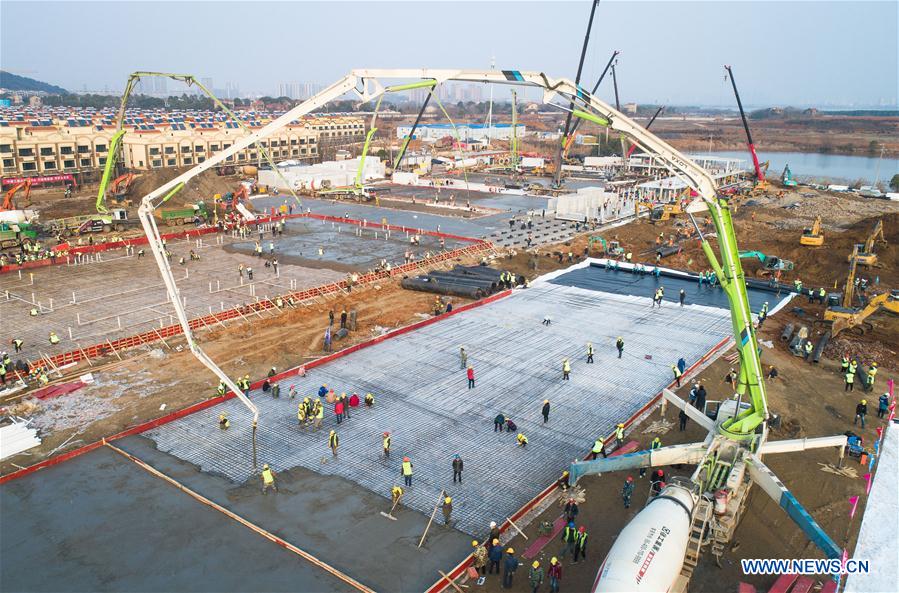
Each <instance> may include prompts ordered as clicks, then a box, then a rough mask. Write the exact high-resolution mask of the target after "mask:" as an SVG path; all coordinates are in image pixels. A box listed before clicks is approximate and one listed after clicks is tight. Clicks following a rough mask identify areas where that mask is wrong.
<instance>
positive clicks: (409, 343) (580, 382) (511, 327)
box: [147, 268, 730, 535]
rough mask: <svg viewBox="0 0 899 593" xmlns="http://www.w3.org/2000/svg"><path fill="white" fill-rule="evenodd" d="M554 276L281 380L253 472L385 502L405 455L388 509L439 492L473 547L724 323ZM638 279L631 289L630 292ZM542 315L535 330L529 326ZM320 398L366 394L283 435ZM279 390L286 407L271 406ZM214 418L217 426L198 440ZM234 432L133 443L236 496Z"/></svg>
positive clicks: (716, 336) (701, 310)
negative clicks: (511, 428)
mask: <svg viewBox="0 0 899 593" xmlns="http://www.w3.org/2000/svg"><path fill="white" fill-rule="evenodd" d="M589 273H591V274H595V275H597V276H603V275H605V274H606V272H605V270H600V269H597V268H589ZM613 274H614V273H613ZM621 274H625V273H623V272H622V273H621ZM566 276H567V275H562V276H560V277H558V278H556V279H555V280H554V281H553V282H552V283H549V282H542V283H541V282H537V283H535V284H534V285H532V287H531V288H530V289H526V290H519V291H515V292H514V294H513V295H512V296H510V297H507V298H505V299H501V300H499V301H497V302H494V303H491V304H489V305H486V306H483V307H479V308H476V309H474V310H472V311H468V312H465V313H463V314H460V315H455V316H452V317H449V318H446V319H443V320H439V321H438V322H436V323H434V324H431V325H429V326H427V327H424V328H421V329H418V330H416V331H414V332H409V333H406V334H404V335H401V336H399V337H396V338H392V339H390V340H387V341H384V342H382V343H379V344H377V345H374V346H372V347H369V348H365V349H363V350H360V351H357V352H354V353H352V354H349V355H348V356H346V357H343V358H341V359H339V360H337V361H335V362H332V363H329V364H327V365H324V366H322V367H319V368H316V369H314V370H312V371H310V372H309V374H308V375H307V376H306V377H291V378H288V379H284V380H282V381H281V382H280V384H281V397H280V398H279V399H273V398H272V397H271V396H270V395H268V394H264V393H262V392H261V391H257V392H254V393H253V394H252V395H253V399H254V401H255V402H256V404H257V405H258V406H259V408H260V420H259V433H258V451H259V462H260V463H269V464H271V466H272V467H273V468H274V469H275V470H276V471H283V470H287V469H291V468H294V467H298V466H299V467H305V468H308V469H311V470H313V471H316V472H319V473H322V474H325V475H336V476H341V477H344V478H347V479H349V480H352V481H355V482H357V483H358V484H360V485H362V486H364V487H365V488H367V489H369V490H371V491H372V492H374V493H376V494H379V495H381V496H385V497H387V496H389V493H390V488H391V487H392V486H393V485H395V484H398V483H401V481H402V480H401V477H400V463H401V460H402V457H403V456H405V455H408V456H409V457H410V458H411V459H412V462H413V465H414V472H415V477H414V483H413V486H412V488H410V489H409V492H408V493H407V495H406V497H405V499H404V504H406V505H408V506H410V507H412V508H414V509H416V510H418V511H420V512H422V513H425V514H430V512H431V511H432V509H433V508H434V505H435V504H436V502H437V501H438V496H439V495H440V492H441V490H444V489H445V490H446V491H447V492H448V493H449V494H450V495H451V496H452V497H453V498H454V510H453V521H454V526H455V527H456V528H457V529H459V530H461V531H464V532H466V533H469V534H471V535H478V534H479V533H480V532H481V531H482V530H483V529H484V527H485V526H486V525H487V524H488V523H489V522H490V521H491V520H496V521H500V520H503V519H505V517H507V516H509V515H510V514H511V513H512V512H514V511H515V510H517V509H518V508H519V507H520V506H522V505H523V504H524V503H525V502H526V501H528V500H529V499H530V498H531V497H533V496H534V495H535V494H536V493H537V492H539V490H540V489H542V487H543V486H545V485H546V484H548V483H549V482H550V481H552V480H553V479H555V478H556V477H558V474H559V473H560V472H561V470H562V469H563V468H564V466H565V465H566V464H567V463H568V462H570V461H571V460H572V459H574V458H576V457H578V456H579V455H582V454H583V453H584V452H585V451H586V450H588V449H589V446H590V444H591V443H592V441H593V440H594V439H595V438H596V437H598V436H600V435H605V434H607V433H608V432H609V431H610V430H611V429H612V428H613V427H614V424H615V423H616V422H618V421H620V420H623V419H625V418H627V417H628V416H630V415H631V414H633V413H634V412H636V411H637V410H638V409H640V407H642V406H643V405H644V404H645V403H646V402H647V401H649V399H650V398H652V396H654V395H655V394H656V393H657V392H658V391H659V390H660V389H661V388H662V387H663V386H665V385H667V384H668V383H669V382H670V381H671V379H672V371H671V365H673V364H676V363H677V361H678V359H679V358H684V359H685V360H686V361H687V363H688V364H691V363H693V362H694V361H696V360H698V359H699V358H700V357H702V356H703V355H704V354H705V353H706V352H707V351H708V350H710V349H711V348H712V347H713V346H714V345H715V344H717V343H718V342H719V341H720V340H722V339H723V338H725V337H727V336H728V335H729V334H730V317H729V313H728V311H727V310H726V309H721V308H718V307H715V306H708V305H705V304H690V305H688V306H685V307H676V306H674V307H672V306H666V307H665V308H663V309H657V308H652V307H651V304H650V303H651V301H650V299H649V298H648V296H634V295H622V294H612V293H606V292H600V291H597V290H589V289H584V288H579V287H577V286H565V285H563V284H564V283H565V279H566ZM654 280H655V279H653V278H648V277H647V278H643V279H642V282H639V283H638V284H639V285H640V288H641V292H644V291H645V290H648V287H649V285H650V284H651V283H652V282H654ZM573 281H577V277H575V278H573ZM697 300H699V301H700V302H701V301H702V300H703V299H702V297H701V296H700V297H699V298H698V299H697ZM547 315H548V316H549V317H550V318H551V320H552V323H551V325H549V326H545V325H543V324H542V320H543V319H544V316H547ZM617 336H622V337H624V339H625V344H626V346H625V355H624V357H623V359H618V358H617V351H616V349H615V346H614V343H615V339H616V337H617ZM588 341H590V342H592V343H593V344H594V346H595V348H596V357H595V360H596V362H595V364H586V363H585V359H586V343H587V342H588ZM462 345H464V346H465V348H466V350H467V351H468V353H469V359H468V360H469V364H471V365H472V366H473V367H474V370H475V375H476V387H475V388H474V389H468V388H467V381H466V377H465V371H464V370H463V369H461V368H460V360H459V355H458V352H459V347H460V346H462ZM565 357H568V358H569V359H570V360H571V361H572V373H571V380H570V381H563V380H562V373H561V365H562V359H563V358H565ZM322 384H327V385H328V386H329V387H330V388H332V389H334V390H335V392H337V393H341V392H346V393H347V394H352V393H354V392H355V393H358V394H359V396H360V398H361V397H362V396H364V394H365V393H367V392H371V393H372V394H374V396H375V402H376V403H375V405H374V407H373V408H371V409H364V408H357V409H355V410H353V411H352V417H351V418H350V419H348V420H345V421H344V423H342V424H341V425H339V426H338V425H337V423H336V421H335V419H334V415H333V413H332V409H331V406H327V405H326V409H327V413H326V419H325V422H324V425H323V427H322V429H321V430H320V431H318V432H317V433H316V432H312V431H310V430H303V429H300V428H298V426H297V420H296V408H297V404H298V402H299V401H301V399H302V397H305V396H310V397H315V396H316V393H317V391H318V388H319V386H321V385H322ZM291 387H294V388H295V389H296V392H297V393H298V399H297V400H292V399H290V398H289V397H287V394H288V393H289V391H290V389H291ZM544 399H549V400H550V401H551V405H552V413H551V415H550V421H549V423H548V424H547V425H543V424H542V418H541V416H540V409H541V406H542V402H543V400H544ZM223 411H224V412H227V413H228V415H229V418H230V419H231V424H232V426H231V428H230V429H229V430H228V431H218V430H212V429H211V428H212V427H215V426H216V422H217V418H218V414H219V413H220V412H223ZM500 412H502V413H503V414H505V415H506V416H508V417H509V418H511V419H513V420H514V421H515V422H516V424H517V425H518V430H519V431H520V432H523V433H524V434H525V435H526V436H527V437H528V439H529V441H530V442H529V444H528V446H527V447H526V448H521V447H518V446H517V445H516V443H515V434H514V433H513V434H510V433H503V434H498V433H495V432H493V418H494V417H495V416H496V415H497V414H498V413H500ZM249 424H250V416H249V413H248V412H247V411H246V409H245V408H243V406H242V405H241V404H240V403H239V402H236V401H233V400H232V401H229V402H227V403H224V404H221V405H219V406H215V407H214V408H210V409H208V410H205V411H203V412H198V413H197V414H193V415H191V416H188V417H185V418H183V419H180V420H178V421H175V422H173V423H171V424H168V425H165V426H163V427H160V428H158V429H156V430H154V431H152V432H150V433H148V434H147V436H148V437H149V438H152V439H153V440H155V441H156V443H157V446H158V447H159V448H160V449H161V450H163V451H166V452H169V453H171V454H173V455H175V456H177V457H179V458H182V459H185V460H187V461H190V462H191V463H194V464H196V465H198V466H199V467H200V469H201V470H202V471H206V472H210V473H214V474H217V475H223V476H226V477H228V478H229V479H231V480H234V481H235V482H243V481H245V480H248V479H250V478H251V476H252V458H251V450H250V447H249V442H250V428H249ZM331 429H335V430H337V431H338V434H339V435H340V438H341V444H340V449H339V455H338V456H337V458H333V457H332V455H331V452H330V450H329V449H328V446H327V444H328V432H329V430H331ZM384 431H389V432H390V433H391V435H392V439H393V448H394V452H393V454H392V455H391V458H390V459H389V460H385V459H382V456H381V446H380V445H381V435H382V433H383V432H384ZM454 454H459V455H461V456H462V459H463V460H464V462H465V467H466V470H465V474H464V476H465V483H464V485H461V486H459V485H453V483H452V479H451V478H452V472H451V468H450V463H451V460H452V456H453V455H454Z"/></svg>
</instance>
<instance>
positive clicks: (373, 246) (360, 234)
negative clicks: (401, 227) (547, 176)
mask: <svg viewBox="0 0 899 593" xmlns="http://www.w3.org/2000/svg"><path fill="white" fill-rule="evenodd" d="M369 220H371V219H369ZM378 222H380V219H378V220H375V221H372V224H373V225H376V224H377V223H378ZM409 236H410V233H403V232H396V231H392V232H391V233H390V236H389V238H388V237H387V234H386V233H385V232H384V231H383V230H381V229H380V228H379V227H377V226H373V227H367V228H364V229H360V228H359V227H358V226H356V225H353V224H340V223H335V222H330V221H322V220H315V219H298V220H293V221H291V223H290V226H289V227H288V229H287V231H286V232H285V234H283V235H280V236H278V237H276V238H274V239H273V238H272V237H271V235H266V236H265V237H264V239H263V240H262V242H261V246H262V249H263V255H264V257H265V258H271V257H275V258H277V259H278V262H279V263H281V264H294V265H300V266H305V267H312V268H330V269H333V270H338V271H342V272H352V271H357V272H364V271H366V270H368V269H370V268H373V267H375V266H376V265H377V264H378V263H379V262H380V261H381V260H382V259H386V260H387V261H389V262H390V263H391V264H393V265H397V264H401V263H403V255H404V254H405V253H406V252H407V251H411V252H412V253H414V254H415V258H416V259H424V258H425V257H426V255H427V254H428V253H430V254H432V255H433V254H435V253H438V252H440V251H442V250H443V248H441V246H440V242H439V239H438V238H436V237H430V236H427V235H422V236H421V241H420V244H419V245H418V246H414V245H411V244H410V243H409ZM257 239H258V235H252V236H251V237H250V239H249V240H247V241H244V242H240V243H235V244H233V245H230V246H228V248H227V249H228V250H233V251H235V252H238V253H244V254H248V255H252V254H253V251H254V248H255V243H256V240H257ZM270 241H273V242H274V247H275V250H274V255H271V253H270V249H269V248H270ZM467 244H468V243H464V242H462V241H454V240H451V239H447V240H446V242H445V245H446V249H448V250H449V249H456V248H457V247H462V246H465V245H467ZM319 249H321V253H320V252H319Z"/></svg>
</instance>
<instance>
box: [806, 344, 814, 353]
mask: <svg viewBox="0 0 899 593" xmlns="http://www.w3.org/2000/svg"><path fill="white" fill-rule="evenodd" d="M814 349H815V346H814V345H813V344H812V343H811V342H806V343H805V351H806V352H811V351H812V350H814Z"/></svg>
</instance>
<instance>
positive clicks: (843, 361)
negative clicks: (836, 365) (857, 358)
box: [840, 356, 849, 371]
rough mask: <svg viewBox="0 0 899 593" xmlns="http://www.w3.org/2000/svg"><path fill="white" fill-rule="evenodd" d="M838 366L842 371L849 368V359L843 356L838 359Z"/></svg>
mask: <svg viewBox="0 0 899 593" xmlns="http://www.w3.org/2000/svg"><path fill="white" fill-rule="evenodd" d="M840 368H841V369H843V370H844V371H845V370H846V369H848V368H849V359H848V358H846V357H845V356H844V357H843V358H842V359H841V360H840Z"/></svg>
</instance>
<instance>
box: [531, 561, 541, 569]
mask: <svg viewBox="0 0 899 593" xmlns="http://www.w3.org/2000/svg"><path fill="white" fill-rule="evenodd" d="M531 566H533V567H534V568H540V563H539V562H537V561H536V560H534V563H533V564H531Z"/></svg>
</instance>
